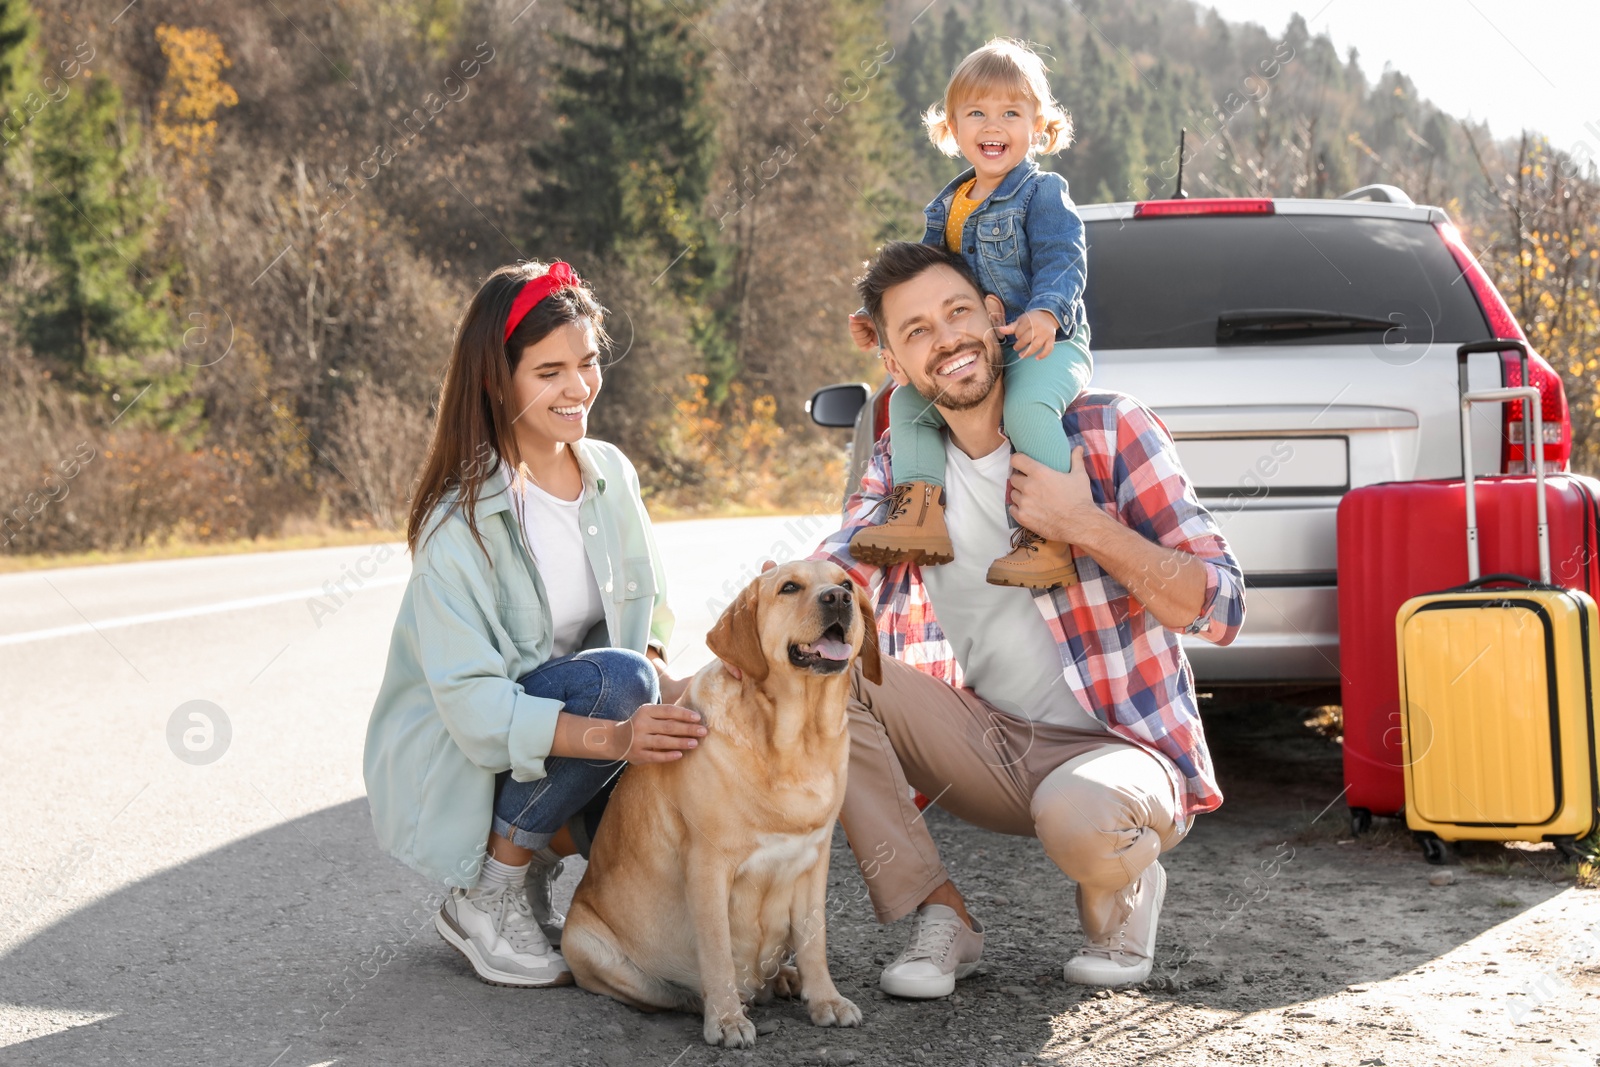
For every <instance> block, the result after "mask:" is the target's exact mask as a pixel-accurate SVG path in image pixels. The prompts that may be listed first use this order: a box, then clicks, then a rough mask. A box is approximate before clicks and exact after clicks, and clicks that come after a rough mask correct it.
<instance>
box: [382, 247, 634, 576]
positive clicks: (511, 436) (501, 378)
mask: <svg viewBox="0 0 1600 1067" xmlns="http://www.w3.org/2000/svg"><path fill="white" fill-rule="evenodd" d="M549 269H550V268H549V267H548V266H547V265H546V264H544V263H539V262H536V261H530V262H525V263H513V264H509V265H507V266H504V267H501V268H499V269H498V270H496V271H495V272H494V273H493V274H491V275H489V277H488V279H487V280H486V281H485V282H484V283H483V285H482V287H481V288H479V290H478V292H477V294H476V295H475V296H474V297H473V298H472V302H471V303H470V304H468V305H467V311H466V314H465V315H463V316H462V317H461V325H460V326H459V327H458V328H457V329H456V340H455V347H454V348H453V349H452V350H451V353H450V365H449V366H448V367H446V368H445V372H444V388H443V390H442V392H441V394H440V397H439V417H438V420H437V421H436V422H435V423H434V427H433V442H432V443H431V444H430V445H429V446H428V458H427V460H425V461H424V462H423V465H422V475H421V477H420V478H419V479H418V485H417V490H416V493H415V494H414V495H413V496H412V498H411V514H410V517H409V519H408V520H407V522H406V544H407V545H408V546H409V547H410V549H411V553H412V555H415V554H416V553H417V550H418V549H420V548H421V547H422V542H423V539H424V536H425V535H426V534H427V533H428V527H429V523H430V521H431V518H432V516H433V513H434V511H435V510H436V509H437V508H438V507H439V506H440V505H441V504H443V503H445V501H447V500H448V501H449V503H448V505H447V506H446V509H445V512H444V514H443V515H441V516H440V517H439V520H438V523H436V524H434V527H433V528H434V529H437V528H438V525H439V524H442V523H443V522H444V521H445V520H446V519H448V518H449V517H450V516H451V515H454V514H455V513H456V512H457V511H461V512H463V513H464V514H465V515H466V517H467V528H468V529H470V530H471V531H472V539H473V540H474V541H476V542H477V543H478V547H479V548H480V549H483V552H484V555H485V556H487V555H488V549H487V548H485V546H484V543H483V537H482V535H481V534H479V532H478V522H477V515H476V509H477V504H478V497H479V495H480V493H481V492H482V490H483V483H484V480H485V479H487V478H488V477H489V475H490V474H492V473H494V470H495V468H496V467H497V466H498V465H499V464H500V463H501V462H504V463H507V464H509V465H510V466H512V467H513V468H514V467H516V466H518V465H519V464H520V456H519V453H518V451H517V439H516V434H515V433H513V432H512V426H511V423H512V418H513V412H512V410H511V377H512V375H513V374H514V373H515V372H516V369H517V364H518V363H519V362H520V361H521V360H522V353H523V351H524V350H525V349H527V347H528V346H529V345H533V344H537V343H539V342H540V341H542V340H544V339H545V338H546V337H548V336H549V335H550V334H551V333H553V332H554V331H555V330H556V329H557V328H558V327H561V326H564V325H566V324H568V323H582V322H588V323H593V324H594V329H595V332H596V333H597V334H598V335H599V340H600V344H601V345H602V346H605V345H606V344H608V343H609V339H608V338H607V337H606V334H605V329H604V327H603V325H602V323H603V321H604V318H605V309H604V308H603V307H601V306H600V305H599V303H598V302H596V300H595V298H594V294H593V293H592V292H590V291H589V288H588V286H587V285H583V286H580V287H577V288H562V289H557V290H556V291H555V292H553V293H551V294H550V295H549V296H547V297H545V298H544V299H543V300H541V301H539V302H538V303H537V304H535V305H534V306H533V308H532V310H530V311H529V312H528V314H527V315H526V316H524V317H523V320H522V322H521V323H520V324H519V325H518V326H517V328H516V331H515V332H514V333H512V335H511V337H510V339H509V340H503V338H505V332H506V317H507V316H508V315H510V314H511V303H512V301H513V300H515V299H516V296H517V292H518V291H519V290H520V289H521V288H522V287H523V286H524V285H525V284H527V283H528V282H529V281H530V280H532V279H534V278H540V277H543V276H544V274H545V273H546V272H547V271H548V270H549ZM395 432H397V433H404V432H405V429H404V428H403V427H395Z"/></svg>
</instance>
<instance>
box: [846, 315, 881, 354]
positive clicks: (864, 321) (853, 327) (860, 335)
mask: <svg viewBox="0 0 1600 1067" xmlns="http://www.w3.org/2000/svg"><path fill="white" fill-rule="evenodd" d="M850 340H852V341H854V342H855V343H856V347H857V348H859V349H861V350H862V351H863V352H876V351H877V350H878V348H879V345H878V328H877V327H876V326H874V325H873V324H872V316H870V315H857V314H855V313H854V312H852V313H851V315H850Z"/></svg>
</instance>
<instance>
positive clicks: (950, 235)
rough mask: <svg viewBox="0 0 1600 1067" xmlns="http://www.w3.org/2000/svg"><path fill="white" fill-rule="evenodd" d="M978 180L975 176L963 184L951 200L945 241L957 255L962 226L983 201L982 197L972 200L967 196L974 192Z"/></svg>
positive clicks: (945, 228) (959, 249) (958, 253)
mask: <svg viewBox="0 0 1600 1067" xmlns="http://www.w3.org/2000/svg"><path fill="white" fill-rule="evenodd" d="M977 181H978V179H977V178H976V177H974V178H973V179H972V180H971V181H968V182H967V183H966V184H964V185H962V186H961V188H959V189H957V190H956V193H955V196H954V197H952V198H951V200H950V217H949V218H948V219H946V220H945V224H944V243H945V247H946V248H948V249H950V251H952V252H954V253H956V254H957V255H960V254H961V227H963V226H965V225H966V224H967V216H968V215H970V214H972V213H973V212H974V211H975V210H977V207H978V205H979V204H981V203H983V201H982V200H981V199H979V200H972V199H969V198H968V197H967V194H968V193H970V192H972V187H973V186H974V185H975V184H977Z"/></svg>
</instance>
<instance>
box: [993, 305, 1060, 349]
mask: <svg viewBox="0 0 1600 1067" xmlns="http://www.w3.org/2000/svg"><path fill="white" fill-rule="evenodd" d="M1060 325H1061V324H1060V323H1058V322H1056V317H1055V316H1054V315H1052V314H1050V312H1048V311H1046V310H1044V309H1043V308H1034V309H1033V310H1032V311H1024V312H1023V313H1022V314H1021V315H1018V316H1017V321H1016V322H1013V323H1012V324H1011V325H1010V326H1002V327H1000V330H999V332H1000V333H1002V334H1006V335H1008V336H1010V337H1011V339H1012V341H1013V342H1014V344H1013V345H1012V350H1013V351H1014V352H1016V354H1017V358H1018V359H1043V358H1044V357H1045V356H1048V355H1049V354H1050V350H1051V349H1052V348H1054V347H1055V344H1056V330H1057V328H1059V326H1060Z"/></svg>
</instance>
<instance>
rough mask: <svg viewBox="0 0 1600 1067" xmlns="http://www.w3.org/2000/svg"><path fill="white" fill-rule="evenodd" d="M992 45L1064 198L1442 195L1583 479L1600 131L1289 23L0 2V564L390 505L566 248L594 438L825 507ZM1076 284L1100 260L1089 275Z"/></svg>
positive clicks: (373, 516)
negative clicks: (475, 371) (466, 368)
mask: <svg viewBox="0 0 1600 1067" xmlns="http://www.w3.org/2000/svg"><path fill="white" fill-rule="evenodd" d="M996 34H1006V35H1011V36H1015V37H1019V38H1023V39H1025V40H1028V41H1030V42H1032V43H1033V44H1034V45H1035V47H1037V48H1038V49H1039V50H1040V51H1041V53H1043V54H1044V55H1045V56H1046V58H1047V61H1048V62H1049V64H1050V67H1051V70H1052V79H1053V82H1054V90H1055V92H1056V95H1057V96H1058V98H1059V99H1060V100H1061V101H1062V102H1063V104H1064V105H1065V106H1066V107H1067V108H1068V110H1069V111H1070V112H1071V114H1072V117H1073V120H1074V123H1075V125H1076V129H1077V137H1076V141H1075V143H1074V144H1073V146H1072V147H1071V148H1070V149H1069V150H1068V151H1066V152H1065V153H1063V154H1061V155H1059V156H1056V157H1052V158H1051V159H1049V160H1048V161H1046V165H1047V166H1049V167H1051V168H1053V169H1056V170H1059V171H1060V172H1061V173H1063V174H1064V175H1065V176H1066V177H1067V178H1068V180H1069V182H1070V185H1071V189H1072V192H1073V196H1074V199H1075V200H1077V202H1079V203H1097V202H1104V201H1111V200H1130V199H1146V198H1150V197H1159V196H1165V195H1169V194H1170V192H1171V184H1172V183H1171V177H1172V175H1173V173H1174V172H1175V169H1176V158H1177V146H1178V134H1179V129H1180V128H1186V129H1187V130H1188V131H1189V140H1188V145H1189V149H1190V155H1189V157H1188V159H1187V162H1186V164H1185V187H1186V189H1187V190H1188V191H1189V192H1191V193H1192V194H1194V195H1219V196H1229V195H1270V196H1305V197H1334V196H1338V195H1340V194H1342V193H1344V192H1346V191H1348V190H1350V189H1352V188H1354V187H1356V186H1359V185H1363V184H1367V183H1370V182H1385V183H1389V184H1393V185H1398V186H1400V187H1401V188H1403V189H1405V190H1407V191H1408V192H1409V193H1410V195H1411V196H1412V197H1413V198H1414V199H1415V200H1416V201H1417V202H1418V203H1431V204H1438V205H1441V206H1443V207H1445V208H1446V209H1447V210H1448V211H1449V212H1450V213H1451V216H1452V217H1453V218H1454V219H1455V220H1456V221H1457V223H1458V224H1459V225H1460V226H1461V227H1462V229H1463V232H1464V233H1465V234H1466V237H1467V241H1468V244H1469V245H1470V247H1471V248H1473V249H1474V250H1476V251H1477V252H1478V254H1479V255H1480V258H1481V260H1482V262H1483V263H1484V265H1485V267H1486V269H1487V270H1488V271H1489V273H1490V276H1491V277H1492V278H1494V279H1495V281H1496V283H1497V284H1498V285H1499V286H1500V288H1501V291H1502V292H1503V293H1504V294H1505V295H1506V297H1507V299H1508V300H1509V302H1510V303H1511V306H1512V310H1513V311H1514V312H1515V313H1516V315H1517V316H1518V318H1519V320H1520V321H1521V322H1522V323H1523V325H1524V327H1525V328H1526V329H1527V330H1528V332H1529V335H1530V338H1531V339H1532V341H1533V343H1534V345H1535V347H1536V349H1537V350H1538V351H1540V352H1542V353H1543V354H1544V355H1545V357H1546V358H1547V359H1549V360H1550V362H1551V363H1552V364H1553V365H1554V366H1555V367H1556V368H1557V369H1558V370H1559V371H1560V372H1561V373H1562V375H1563V376H1565V378H1566V381H1567V390H1568V395H1569V397H1570V398H1571V400H1572V404H1573V419H1574V437H1575V451H1574V460H1573V463H1574V467H1575V468H1577V469H1580V470H1585V471H1595V470H1597V469H1600V435H1597V434H1596V432H1595V429H1596V421H1597V415H1596V411H1597V406H1600V388H1597V387H1600V362H1597V359H1596V350H1597V342H1600V302H1597V293H1600V288H1597V281H1600V233H1597V227H1600V181H1597V175H1596V169H1595V164H1594V153H1595V152H1596V151H1600V138H1597V143H1596V146H1595V147H1593V148H1591V146H1589V145H1587V144H1583V143H1579V144H1576V145H1560V146H1553V145H1551V144H1549V143H1547V141H1546V140H1545V139H1543V138H1542V137H1540V136H1539V135H1538V134H1537V133H1536V132H1535V131H1526V132H1523V133H1521V134H1520V135H1518V136H1515V137H1511V138H1503V139H1501V140H1498V141H1497V140H1495V139H1493V138H1492V137H1491V136H1490V132H1489V131H1488V130H1487V129H1486V128H1485V127H1483V126H1481V125H1478V124H1473V123H1470V122H1464V121H1461V120H1458V119H1457V118H1455V117H1453V116H1451V115H1449V114H1446V113H1444V112H1443V111H1441V110H1439V109H1438V108H1436V107H1434V106H1433V105H1432V104H1430V103H1429V102H1428V101H1427V99H1425V98H1424V97H1423V96H1422V95H1421V94H1419V91H1418V88H1417V87H1416V86H1414V85H1413V84H1412V82H1411V81H1410V80H1409V79H1408V78H1407V77H1406V76H1405V74H1404V73H1403V72H1400V71H1396V70H1392V69H1385V70H1383V71H1381V72H1373V71H1368V70H1366V69H1364V68H1363V67H1362V65H1361V59H1360V56H1359V55H1357V54H1356V53H1355V52H1354V51H1348V52H1346V53H1344V54H1340V53H1339V52H1338V51H1337V50H1336V49H1335V47H1334V46H1333V44H1332V42H1331V41H1330V40H1329V39H1328V38H1326V37H1324V36H1316V35H1312V34H1310V33H1309V32H1308V30H1307V27H1306V24H1305V22H1304V20H1303V19H1302V18H1300V17H1299V16H1295V17H1293V18H1291V19H1290V20H1289V22H1288V24H1287V25H1286V26H1284V27H1277V28H1268V29H1264V28H1262V27H1259V26H1254V25H1237V24H1230V23H1227V22H1225V21H1224V20H1222V19H1221V18H1220V17H1218V16H1217V15H1216V14H1215V13H1214V12H1212V11H1210V10H1209V9H1207V8H1204V7H1202V6H1200V5H1197V4H1194V3H1190V2H1188V0H1123V2H1115V3H1113V2H1108V0H1076V2H1072V3H1064V2H1061V0H1000V2H991V3H981V4H973V3H960V2H956V0H936V2H935V3H933V4H926V2H925V0H907V2H901V0H890V2H888V3H884V4H878V3H867V2H863V0H721V2H713V0H565V2H561V0H534V2H532V3H529V2H528V0H315V2H314V0H267V2H266V3H249V4H240V3H233V2H228V3H223V2H208V0H162V2H155V0H144V2H143V3H140V2H139V0H134V3H126V4H125V0H107V2H100V0H40V2H35V3H27V2H22V0H0V169H3V171H4V174H5V182H4V185H3V186H0V277H3V283H0V529H3V533H0V544H3V545H4V549H3V551H0V562H3V560H4V557H5V556H6V555H12V556H15V555H19V554H37V553H63V552H85V551H90V550H100V551H119V550H122V551H126V550H147V549H149V548H151V547H152V546H164V545H172V544H196V543H201V544H203V543H208V542H233V541H237V540H239V539H244V538H261V537H278V536H282V535H285V534H292V533H294V532H295V531H297V530H300V531H303V530H307V529H321V530H345V531H352V530H353V531H356V532H358V533H359V532H360V531H363V530H366V531H373V530H376V531H388V530H393V529H394V528H395V527H396V526H398V525H401V524H402V523H403V516H404V514H405V508H406V501H407V499H408V496H409V493H410V489H411V485H412V481H413V479H414V477H415V475H416V473H417V469H418V466H419V463H420V461H421V459H422V456H423V453H424V451H425V449H426V445H427V438H428V433H429V427H430V420H431V409H432V405H433V403H434V402H435V399H436V396H437V390H438V386H439V380H440V375H441V372H442V369H443V365H444V360H445V358H446V357H447V355H448V353H449V349H450V343H451V337H452V333H453V329H454V325H455V322H456V319H457V317H458V316H459V315H460V313H461V310H462V309H463V308H464V306H465V304H466V301H467V300H468V298H469V297H470V296H471V294H472V292H473V291H474V290H475V288H476V287H477V285H478V284H479V282H480V281H481V279H482V278H483V277H484V276H485V275H486V274H487V273H488V272H489V271H490V270H492V269H493V268H494V267H496V266H498V265H500V264H502V263H506V262H509V261H513V260H517V259H523V258H539V259H552V258H563V259H567V260H569V261H571V262H572V263H573V264H574V265H575V266H576V267H577V269H578V270H579V272H580V273H581V274H583V275H584V276H585V277H586V278H589V279H590V280H591V281H592V282H593V283H594V285H595V287H596V289H597V291H598V293H599V295H600V297H601V299H602V301H603V302H604V303H605V304H606V305H607V306H608V307H609V308H610V309H611V318H610V321H609V326H610V330H611V333H612V335H613V336H614V337H615V338H616V340H617V347H616V349H615V351H614V352H613V353H612V354H611V357H610V362H609V365H608V367H607V375H606V383H605V392H604V393H603V394H602V400H601V402H600V403H599V404H598V405H597V407H596V409H595V417H594V420H593V432H594V433H595V435H596V436H599V437H603V438H605V439H608V440H611V441H614V442H616V443H617V444H618V445H620V446H621V447H622V448H623V449H624V450H625V451H626V452H627V453H628V454H629V455H630V456H631V457H632V458H633V459H634V461H635V462H636V463H637V464H638V466H639V468H640V471H641V475H642V480H643V484H644V487H645V492H646V496H647V499H648V502H649V503H650V505H651V508H652V510H653V511H654V512H655V513H656V514H657V515H658V516H668V515H683V514H705V513H732V512H739V511H749V510H763V509H785V510H803V509H817V510H822V511H828V510H832V509H834V508H836V507H837V494H838V492H839V490H840V488H841V486H842V479H843V473H844V467H843V454H842V449H841V444H842V441H841V438H840V436H839V434H838V433H837V432H834V433H831V434H830V433H826V432H823V431H819V430H817V429H816V428H814V427H812V426H810V425H809V422H808V420H807V418H806V416H805V414H804V401H805V399H806V397H807V396H809V394H810V393H811V391H812V390H814V389H815V388H817V387H818V386H820V385H823V384H827V383H829V382H832V381H839V380H850V379H860V380H867V381H875V380H876V378H877V376H878V375H880V374H881V370H879V369H878V368H877V366H876V365H875V363H874V362H873V361H871V360H869V359H867V358H865V357H864V356H863V355H862V354H861V353H860V352H858V351H856V350H855V349H854V348H853V347H852V346H851V345H850V342H849V339H848V335H847V330H846V328H845V316H846V314H847V313H848V312H849V311H850V310H851V309H853V308H854V307H855V304H856V301H855V300H854V299H853V298H852V295H851V281H852V278H853V277H854V276H855V275H856V274H857V273H859V270H860V268H861V265H862V263H863V262H864V260H865V259H866V258H867V257H868V256H869V255H870V254H871V251H872V249H873V248H874V247H876V246H877V245H878V244H879V243H881V242H882V241H884V240H886V239H891V238H905V239H912V240H915V239H918V238H920V236H921V232H922V224H921V217H920V209H921V207H922V205H923V204H924V203H925V202H926V201H927V200H928V199H929V198H930V197H931V195H932V194H933V192H935V191H936V190H937V189H939V188H940V187H941V186H942V185H943V184H944V183H945V182H946V181H948V180H949V178H950V177H952V176H953V175H954V174H955V173H956V172H957V169H958V161H953V160H951V159H948V158H947V157H944V156H943V155H941V154H939V153H938V152H937V151H936V150H934V149H933V148H932V146H931V145H929V144H928V142H927V139H926V137H925V135H924V134H923V132H922V127H921V123H920V121H919V115H920V113H921V112H922V111H923V110H924V109H925V108H926V107H927V106H928V105H929V104H931V103H934V102H935V101H937V100H938V98H939V96H940V94H941V93H942V91H943V87H944V84H945V81H946V79H947V78H948V76H949V72H950V70H951V69H952V67H953V66H954V64H955V63H956V62H957V61H958V60H959V59H960V58H961V57H962V56H963V55H965V54H966V52H967V51H969V50H970V49H971V48H973V47H975V46H977V45H978V44H980V43H982V42H983V41H984V40H986V39H988V38H989V37H991V36H993V35H996ZM1090 271H1091V274H1090V283H1091V284H1093V266H1092V264H1091V268H1090Z"/></svg>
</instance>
